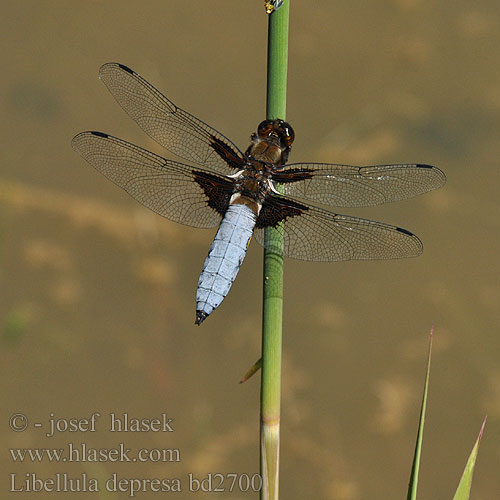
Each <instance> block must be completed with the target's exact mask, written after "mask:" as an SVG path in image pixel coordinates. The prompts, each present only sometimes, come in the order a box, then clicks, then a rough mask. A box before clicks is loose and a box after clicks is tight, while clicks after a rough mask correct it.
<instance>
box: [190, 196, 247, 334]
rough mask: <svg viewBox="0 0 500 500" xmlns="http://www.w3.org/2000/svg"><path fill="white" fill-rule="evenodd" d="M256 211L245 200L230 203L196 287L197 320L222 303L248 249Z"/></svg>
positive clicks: (202, 318)
mask: <svg viewBox="0 0 500 500" xmlns="http://www.w3.org/2000/svg"><path fill="white" fill-rule="evenodd" d="M255 220H256V215H255V213H254V212H253V211H252V210H251V209H250V208H249V207H248V206H247V205H242V204H236V205H229V207H228V209H227V211H226V213H225V215H224V218H223V219H222V222H221V224H220V226H219V230H218V231H217V234H216V235H215V238H214V241H213V242H212V245H211V246H210V250H209V252H208V256H207V258H206V259H205V263H204V264H203V270H202V271H201V274H200V279H199V280H198V289H197V291H196V324H197V325H199V324H200V323H201V322H202V321H203V320H204V319H205V318H206V317H207V316H208V315H209V314H211V313H212V311H213V310H214V309H216V308H217V307H219V306H220V304H221V302H222V301H223V300H224V297H225V296H226V295H227V294H228V292H229V290H230V289H231V286H232V285H233V282H234V280H235V279H236V275H237V274H238V271H239V269H240V266H241V264H242V262H243V259H244V258H245V255H246V253H247V247H248V243H249V242H250V238H251V237H252V233H253V229H254V226H255Z"/></svg>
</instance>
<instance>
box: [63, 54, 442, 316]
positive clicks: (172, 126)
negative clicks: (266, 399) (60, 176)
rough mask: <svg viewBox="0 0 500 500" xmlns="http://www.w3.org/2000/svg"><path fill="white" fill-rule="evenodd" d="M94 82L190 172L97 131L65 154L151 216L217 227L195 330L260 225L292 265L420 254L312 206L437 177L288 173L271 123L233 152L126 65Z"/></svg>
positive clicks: (409, 188) (260, 233)
mask: <svg viewBox="0 0 500 500" xmlns="http://www.w3.org/2000/svg"><path fill="white" fill-rule="evenodd" d="M99 77H100V79H101V80H102V81H103V82H104V84H105V85H106V86H107V88H108V89H109V91H110V92H111V94H112V95H113V97H114V98H115V99H116V101H117V102H118V103H119V104H120V105H121V107H122V108H123V109H124V110H125V111H126V112H127V113H128V114H129V115H130V116H131V117H132V119H133V120H134V121H135V122H136V123H137V124H138V125H139V127H140V128H141V129H142V130H143V131H144V132H145V133H146V134H148V135H149V136H150V137H151V138H152V139H154V140H155V141H156V142H157V143H159V144H160V145H161V146H163V147H164V148H165V149H167V150H168V151H170V152H171V153H173V154H175V155H176V156H178V157H180V158H182V159H184V160H186V161H188V162H189V163H190V164H185V163H180V162H177V161H173V160H170V159H167V158H164V157H162V156H159V155H157V154H154V153H152V152H150V151H147V150H146V149H143V148H141V147H139V146H136V145H134V144H131V143H130V142H127V141H124V140H122V139H119V138H117V137H113V136H111V135H109V134H105V133H103V132H95V131H88V132H82V133H80V134H78V135H76V136H75V137H74V138H73V141H72V145H73V148H74V149H75V150H76V151H77V152H78V153H80V154H81V155H82V157H83V158H84V159H85V160H86V161H87V162H89V163H90V164H91V165H92V166H93V167H95V168H96V169H97V170H98V171H99V172H101V173H102V174H104V176H106V177H107V178H108V179H110V180H111V181H112V182H114V183H115V184H117V185H118V186H119V187H121V188H123V189H124V190H125V191H126V192H127V193H129V194H130V195H131V196H132V197H133V198H135V199H136V200H137V201H139V202H140V203H142V204H143V205H144V206H146V207H148V208H150V209H151V210H153V211H154V212H156V213H158V214H159V215H162V216H163V217H166V218H167V219H170V220H172V221H174V222H178V223H181V224H185V225H188V226H193V227H198V228H217V227H218V230H217V233H216V235H215V239H214V240H213V242H212V244H211V246H210V249H209V252H208V256H207V258H206V259H205V262H204V265H203V268H202V271H201V274H200V277H199V280H198V287H197V291H196V320H195V323H196V324H197V325H200V324H201V323H202V322H203V321H204V320H205V319H206V318H207V317H208V316H209V315H210V314H211V313H212V312H213V311H214V310H215V309H216V308H217V307H219V306H220V304H221V303H222V301H223V300H224V298H225V297H226V296H227V294H228V292H229V290H230V289H231V287H232V285H233V283H234V281H235V279H236V275H237V274H238V271H239V269H240V266H241V265H242V263H243V259H244V258H245V255H246V252H247V248H248V245H249V244H250V240H251V238H252V236H254V237H255V239H256V240H257V241H258V242H259V243H260V244H261V245H263V246H264V247H265V248H270V249H272V245H273V243H272V241H273V240H272V239H269V238H265V230H266V228H269V227H272V228H275V229H276V230H277V231H278V233H279V234H280V235H281V237H282V244H281V248H280V251H281V252H282V254H283V255H284V256H285V257H291V258H294V259H300V260H306V261H344V260H362V259H396V258H404V257H416V256H418V255H419V254H421V253H422V250H423V246H422V242H421V241H420V239H419V238H418V237H417V236H416V235H414V234H413V233H411V232H410V231H407V230H406V229H403V228H401V227H397V226H393V225H389V224H385V223H381V222H375V221H371V220H366V219H361V218H358V217H352V216H348V215H341V214H338V213H334V212H333V211H330V210H325V209H323V208H321V207H319V206H317V205H321V204H323V205H330V206H333V207H342V208H344V207H363V206H372V205H377V204H380V203H387V202H395V201H400V200H404V199H407V198H410V197H412V196H416V195H419V194H422V193H425V192H428V191H431V190H433V189H436V188H439V187H441V186H443V185H444V183H445V181H446V177H445V174H444V173H443V172H442V171H441V170H440V169H439V168H437V167H434V166H431V165H426V164H394V165H375V166H363V167H358V166H351V165H340V164H330V163H291V164H288V163H287V162H288V157H289V154H290V151H291V147H292V143H293V142H294V138H295V133H294V130H293V128H292V127H291V125H290V124H289V123H287V122H285V121H284V120H281V119H274V120H264V121H263V122H261V123H260V124H259V125H258V127H257V130H256V132H255V133H253V134H252V135H251V138H250V145H249V146H248V148H247V149H246V150H245V151H244V152H243V151H242V150H240V149H239V148H238V147H237V146H236V145H235V144H234V143H233V142H232V141H231V140H229V139H228V138H227V137H226V136H224V135H223V134H221V133H220V132H218V131H217V130H215V129H214V128H212V127H211V126H210V125H208V124H206V123H205V122H203V121H201V120H200V119H198V118H196V117H195V116H194V115H192V114H190V113H188V112H187V111H184V110H183V109H181V108H179V107H178V106H176V105H175V104H174V103H173V102H172V101H171V100H170V99H168V98H167V97H165V96H164V95H163V94H162V93H161V92H160V91H158V90H157V89H156V88H155V87H154V86H153V85H151V84H150V83H149V82H147V81H146V80H145V79H144V78H142V77H141V76H140V75H139V74H138V73H136V72H135V71H133V70H132V69H130V68H128V67H127V66H125V65H123V64H119V63H107V64H104V65H103V66H102V67H101V68H100V70H99Z"/></svg>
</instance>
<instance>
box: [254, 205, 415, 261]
mask: <svg viewBox="0 0 500 500" xmlns="http://www.w3.org/2000/svg"><path fill="white" fill-rule="evenodd" d="M277 220H278V221H281V222H278V223H276V221H277ZM269 225H271V226H274V227H276V228H277V229H278V231H279V232H280V233H281V234H282V235H283V238H284V248H283V252H284V255H285V257H291V258H294V259H299V260H310V261H339V260H365V259H399V258H404V257H416V256H417V255H420V254H421V253H422V250H423V246H422V242H421V241H420V240H419V239H418V237H417V236H415V235H414V234H413V233H410V232H409V231H407V230H406V229H402V228H399V227H396V226H391V225H389V224H383V223H381V222H374V221H371V220H365V219H359V218H357V217H349V216H346V215H339V214H334V213H333V212H329V211H327V210H322V209H320V208H317V207H313V206H311V205H306V204H300V203H297V202H294V201H293V200H290V199H287V198H285V197H279V196H269V197H268V198H267V199H266V201H265V202H264V205H263V206H262V209H261V212H260V214H259V218H258V219H257V226H256V227H257V229H256V230H255V233H254V234H255V238H256V240H257V241H258V242H259V243H260V244H261V245H263V246H265V247H266V248H270V249H272V247H271V245H270V243H269V242H265V241H264V229H265V227H266V226H269ZM274 250H276V249H274Z"/></svg>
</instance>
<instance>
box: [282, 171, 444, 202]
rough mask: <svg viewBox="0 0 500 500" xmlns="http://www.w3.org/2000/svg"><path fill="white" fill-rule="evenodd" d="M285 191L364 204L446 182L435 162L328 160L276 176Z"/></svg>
mask: <svg viewBox="0 0 500 500" xmlns="http://www.w3.org/2000/svg"><path fill="white" fill-rule="evenodd" d="M273 180H275V182H277V183H281V184H283V194H285V195H288V196H291V197H294V198H301V199H304V200H310V201H313V202H318V203H325V204H327V205H332V206H335V207H364V206H371V205H378V204H380V203H388V202H393V201H400V200H405V199H407V198H411V197H412V196H416V195H419V194H422V193H426V192H427V191H432V190H433V189H437V188H440V187H441V186H443V185H444V183H445V182H446V177H445V175H444V173H443V172H442V171H441V170H440V169H439V168H436V167H433V166H431V165H419V164H409V165H376V166H372V167H353V166H349V165H333V164H328V163H294V164H290V165H287V166H286V167H285V168H284V169H283V170H282V171H278V172H276V174H275V175H273Z"/></svg>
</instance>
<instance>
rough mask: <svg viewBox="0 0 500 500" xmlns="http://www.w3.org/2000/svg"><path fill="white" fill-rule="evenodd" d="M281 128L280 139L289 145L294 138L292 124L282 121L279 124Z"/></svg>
mask: <svg viewBox="0 0 500 500" xmlns="http://www.w3.org/2000/svg"><path fill="white" fill-rule="evenodd" d="M281 130H282V136H281V137H282V140H283V142H284V143H285V144H286V145H287V146H291V145H292V142H293V141H294V140H295V132H294V131H293V128H292V126H291V125H290V124H289V123H287V122H283V123H282V124H281Z"/></svg>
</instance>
